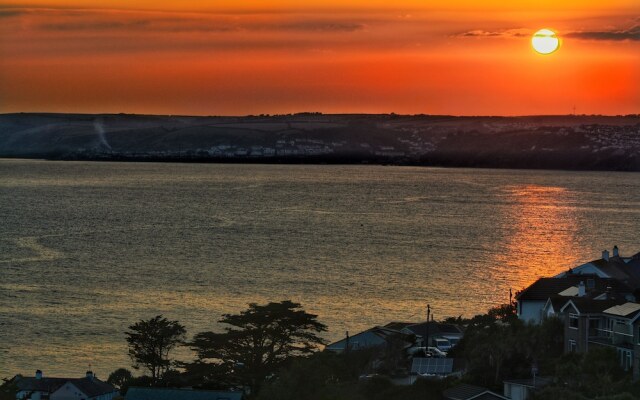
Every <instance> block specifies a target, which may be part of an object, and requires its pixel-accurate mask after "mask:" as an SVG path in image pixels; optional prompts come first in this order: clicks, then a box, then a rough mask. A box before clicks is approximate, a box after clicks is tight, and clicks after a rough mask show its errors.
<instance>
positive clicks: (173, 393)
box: [124, 387, 242, 400]
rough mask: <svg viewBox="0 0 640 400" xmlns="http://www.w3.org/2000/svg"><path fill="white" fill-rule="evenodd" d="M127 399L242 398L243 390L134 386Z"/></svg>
mask: <svg viewBox="0 0 640 400" xmlns="http://www.w3.org/2000/svg"><path fill="white" fill-rule="evenodd" d="M124 398H125V400H241V399H242V392H230V391H219V390H189V389H168V388H149V387H132V388H129V390H127V394H126V396H125V397H124Z"/></svg>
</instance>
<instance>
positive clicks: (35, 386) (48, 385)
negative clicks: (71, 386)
mask: <svg viewBox="0 0 640 400" xmlns="http://www.w3.org/2000/svg"><path fill="white" fill-rule="evenodd" d="M69 380H70V379H67V378H41V379H36V378H32V377H31V378H25V377H16V381H15V382H16V386H18V389H19V390H27V391H36V390H37V391H39V392H50V393H53V392H54V391H56V390H57V389H58V388H59V387H60V386H62V385H64V384H65V383H67V382H69Z"/></svg>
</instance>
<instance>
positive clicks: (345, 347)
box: [344, 331, 349, 353]
mask: <svg viewBox="0 0 640 400" xmlns="http://www.w3.org/2000/svg"><path fill="white" fill-rule="evenodd" d="M346 335H347V337H346V339H345V341H346V343H345V344H344V352H345V353H348V352H349V331H347V333H346Z"/></svg>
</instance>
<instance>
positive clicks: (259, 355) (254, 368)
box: [184, 300, 327, 393]
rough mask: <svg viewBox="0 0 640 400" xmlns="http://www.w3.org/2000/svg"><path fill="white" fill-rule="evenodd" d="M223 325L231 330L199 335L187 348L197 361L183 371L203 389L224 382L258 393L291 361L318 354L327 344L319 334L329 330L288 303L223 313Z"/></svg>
mask: <svg viewBox="0 0 640 400" xmlns="http://www.w3.org/2000/svg"><path fill="white" fill-rule="evenodd" d="M219 322H221V323H224V324H226V325H228V327H227V328H225V330H224V332H221V333H218V332H201V333H198V334H197V335H195V337H194V339H193V340H192V341H191V342H190V343H189V344H188V345H189V346H190V347H191V348H192V349H193V350H194V351H195V352H196V354H197V357H198V358H197V360H196V361H195V362H194V363H191V364H184V367H185V368H186V370H187V372H188V373H189V374H191V375H192V376H193V375H195V377H196V378H199V379H200V381H201V382H202V383H203V384H204V385H207V384H209V385H210V384H212V383H214V384H215V383H217V382H219V380H220V379H223V382H224V381H228V382H229V383H233V381H237V383H239V384H240V385H241V386H248V387H249V388H250V389H251V390H252V391H253V392H254V393H256V392H258V391H259V390H260V386H261V385H262V383H263V382H264V381H265V380H266V379H267V377H270V376H273V375H274V374H276V373H277V371H278V370H279V369H280V367H282V366H283V365H285V364H286V363H288V362H289V361H290V360H291V359H293V358H295V357H301V356H308V355H310V354H313V353H314V352H316V351H317V350H318V347H319V346H320V345H321V344H323V343H324V340H323V339H322V338H321V337H320V336H318V334H319V333H321V332H324V331H326V329H327V327H326V326H325V325H324V324H322V323H320V322H318V321H317V316H316V315H313V314H309V313H307V312H306V311H304V310H303V309H302V307H301V305H300V304H298V303H294V302H292V301H289V300H285V301H282V302H279V303H269V304H266V305H258V304H250V305H249V308H248V309H247V310H245V311H242V312H241V313H239V314H225V315H224V316H223V318H222V319H221V320H220V321H219ZM225 377H226V379H225Z"/></svg>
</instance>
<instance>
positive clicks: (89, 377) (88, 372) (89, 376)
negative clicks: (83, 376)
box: [87, 371, 93, 381]
mask: <svg viewBox="0 0 640 400" xmlns="http://www.w3.org/2000/svg"><path fill="white" fill-rule="evenodd" d="M87 379H88V380H90V381H92V380H93V371H87Z"/></svg>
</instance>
